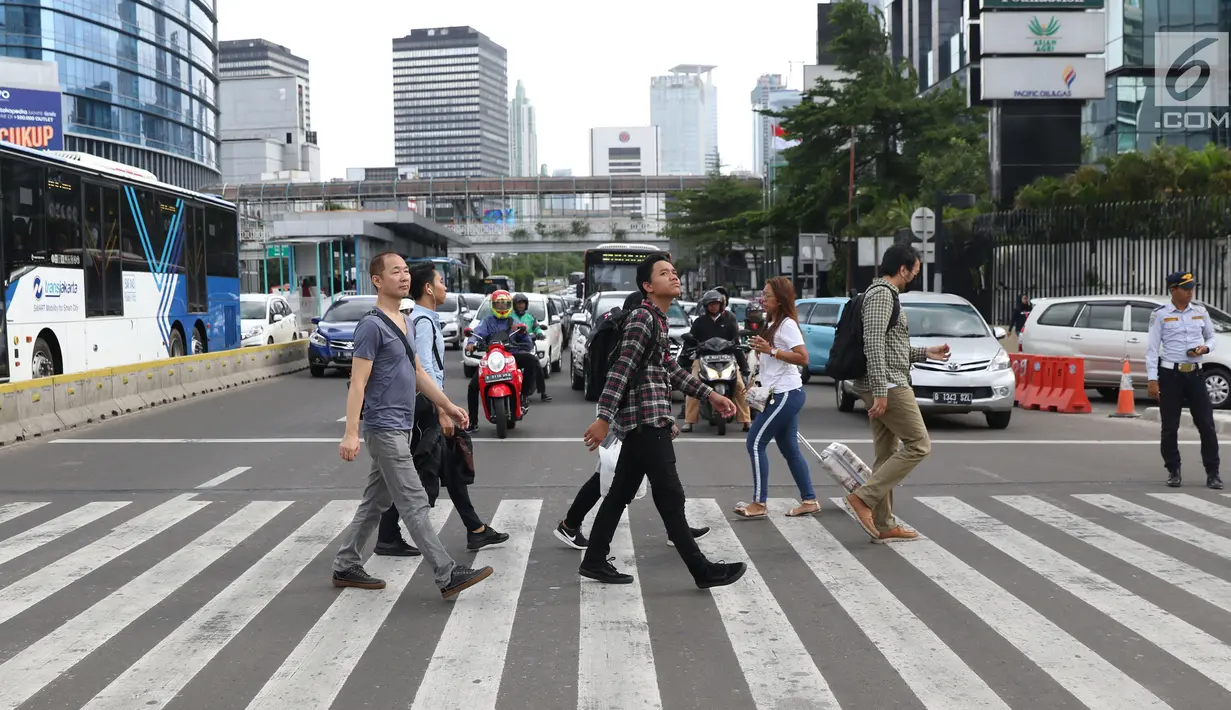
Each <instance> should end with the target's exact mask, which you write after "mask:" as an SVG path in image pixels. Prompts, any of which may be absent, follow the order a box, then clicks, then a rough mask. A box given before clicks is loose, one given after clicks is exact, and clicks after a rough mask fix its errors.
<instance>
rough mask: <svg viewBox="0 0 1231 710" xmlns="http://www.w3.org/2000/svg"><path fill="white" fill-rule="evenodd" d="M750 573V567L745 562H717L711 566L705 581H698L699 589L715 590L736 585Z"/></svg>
mask: <svg viewBox="0 0 1231 710" xmlns="http://www.w3.org/2000/svg"><path fill="white" fill-rule="evenodd" d="M747 571H748V565H746V564H744V563H743V562H715V563H714V564H712V565H710V568H709V571H708V572H707V573H706V575H705V578H704V579H698V580H697V587H698V588H699V589H713V588H714V587H725V586H727V585H728V584H735V583H736V582H738V581H739V578H740V577H743V576H744V573H745V572H747Z"/></svg>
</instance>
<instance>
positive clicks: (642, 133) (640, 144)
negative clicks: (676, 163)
mask: <svg viewBox="0 0 1231 710" xmlns="http://www.w3.org/2000/svg"><path fill="white" fill-rule="evenodd" d="M662 156H663V141H662V129H661V128H660V127H659V126H637V127H631V128H591V129H590V174H591V175H599V176H602V175H611V176H617V177H618V176H623V175H660V174H662V173H661V165H662ZM649 199H651V198H649V197H648V196H638V195H625V196H620V195H616V196H614V197H612V198H611V211H612V212H613V213H617V214H621V213H622V214H639V215H645V214H647V213H648V212H651V210H650V209H649V207H650V205H649V203H648V202H647V200H649ZM655 199H656V198H655Z"/></svg>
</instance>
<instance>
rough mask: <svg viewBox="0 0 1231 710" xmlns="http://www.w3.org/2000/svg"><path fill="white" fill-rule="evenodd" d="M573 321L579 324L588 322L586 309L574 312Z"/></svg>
mask: <svg viewBox="0 0 1231 710" xmlns="http://www.w3.org/2000/svg"><path fill="white" fill-rule="evenodd" d="M573 322H574V323H576V324H577V325H582V324H584V323H585V322H586V314H585V311H579V312H577V313H574V314H573Z"/></svg>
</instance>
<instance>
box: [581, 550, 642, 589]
mask: <svg viewBox="0 0 1231 710" xmlns="http://www.w3.org/2000/svg"><path fill="white" fill-rule="evenodd" d="M614 559H615V558H614V557H608V558H607V559H606V560H604V561H602V562H600V563H597V564H595V563H592V562H582V563H581V566H580V567H578V568H577V574H580V575H581V576H582V577H585V578H586V579H593V580H595V581H596V582H602V583H603V584H632V583H633V576H632V575H631V574H624V573H623V572H621V571H619V570H617V569H616V568H615V567H614V566H613V565H612V564H611V561H612V560H614Z"/></svg>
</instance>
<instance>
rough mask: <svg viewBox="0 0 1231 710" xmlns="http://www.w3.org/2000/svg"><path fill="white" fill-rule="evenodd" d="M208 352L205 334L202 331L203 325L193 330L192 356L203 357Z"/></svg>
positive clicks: (198, 325)
mask: <svg viewBox="0 0 1231 710" xmlns="http://www.w3.org/2000/svg"><path fill="white" fill-rule="evenodd" d="M205 351H206V345H205V332H204V331H202V330H201V324H200V323H197V326H196V327H195V328H193V329H192V354H193V355H203V354H204V353H205Z"/></svg>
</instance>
